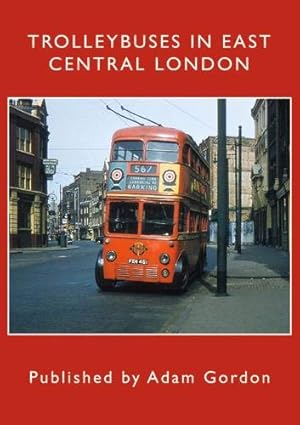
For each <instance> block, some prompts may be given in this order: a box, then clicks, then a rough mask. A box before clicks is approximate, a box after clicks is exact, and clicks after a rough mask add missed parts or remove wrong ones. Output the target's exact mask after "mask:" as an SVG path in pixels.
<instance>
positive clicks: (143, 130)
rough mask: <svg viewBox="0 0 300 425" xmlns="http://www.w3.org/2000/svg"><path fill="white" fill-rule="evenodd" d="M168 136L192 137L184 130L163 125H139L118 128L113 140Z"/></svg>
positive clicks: (176, 137) (170, 137)
mask: <svg viewBox="0 0 300 425" xmlns="http://www.w3.org/2000/svg"><path fill="white" fill-rule="evenodd" d="M152 137H153V138H167V139H176V140H178V139H179V140H180V139H181V140H186V139H187V138H188V139H192V138H191V137H190V136H189V135H188V134H186V133H185V132H184V131H181V130H177V129H175V128H168V127H161V126H144V125H141V126H138V127H127V128H121V129H120V130H117V131H116V132H115V133H114V134H113V140H116V139H120V138H122V139H123V138H152Z"/></svg>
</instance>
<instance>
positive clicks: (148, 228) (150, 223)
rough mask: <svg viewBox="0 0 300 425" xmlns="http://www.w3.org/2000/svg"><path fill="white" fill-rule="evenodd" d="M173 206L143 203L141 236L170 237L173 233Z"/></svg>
mask: <svg viewBox="0 0 300 425" xmlns="http://www.w3.org/2000/svg"><path fill="white" fill-rule="evenodd" d="M173 217H174V206H173V205H171V204H155V203H145V204H144V210H143V222H142V234H143V235H161V236H170V235H172V233H173V225H174V221H173Z"/></svg>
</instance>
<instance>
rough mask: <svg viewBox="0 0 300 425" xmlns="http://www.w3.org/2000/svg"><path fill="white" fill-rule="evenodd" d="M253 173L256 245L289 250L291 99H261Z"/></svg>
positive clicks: (256, 114)
mask: <svg viewBox="0 0 300 425" xmlns="http://www.w3.org/2000/svg"><path fill="white" fill-rule="evenodd" d="M252 117H253V119H254V121H255V128H256V150H255V167H254V169H253V173H252V180H253V197H254V205H253V207H254V220H255V236H256V242H257V243H261V244H267V245H271V246H275V247H281V248H283V249H286V250H288V249H289V226H290V223H289V211H290V100H289V99H258V100H257V101H256V103H255V105H254V107H253V109H252Z"/></svg>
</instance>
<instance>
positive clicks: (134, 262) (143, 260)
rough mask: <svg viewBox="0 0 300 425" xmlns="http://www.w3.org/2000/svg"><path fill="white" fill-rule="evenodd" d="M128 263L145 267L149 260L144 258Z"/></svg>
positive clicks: (130, 259) (131, 259) (130, 260)
mask: <svg viewBox="0 0 300 425" xmlns="http://www.w3.org/2000/svg"><path fill="white" fill-rule="evenodd" d="M128 263H129V264H142V265H143V266H145V265H146V264H148V260H145V259H144V258H129V260H128Z"/></svg>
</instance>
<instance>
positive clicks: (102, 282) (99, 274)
mask: <svg viewBox="0 0 300 425" xmlns="http://www.w3.org/2000/svg"><path fill="white" fill-rule="evenodd" d="M103 264H104V263H103V248H102V247H101V248H100V250H99V252H98V255H97V260H96V264H95V280H96V283H97V285H98V287H99V288H100V289H101V291H110V290H112V289H113V288H114V287H115V281H114V280H108V279H104V270H103Z"/></svg>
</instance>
